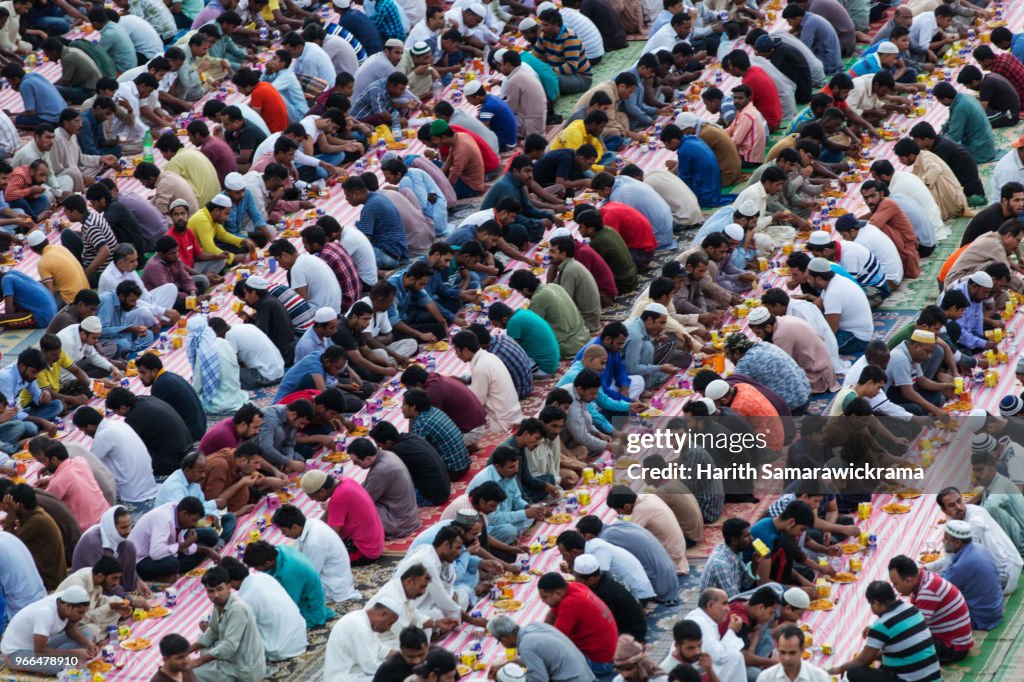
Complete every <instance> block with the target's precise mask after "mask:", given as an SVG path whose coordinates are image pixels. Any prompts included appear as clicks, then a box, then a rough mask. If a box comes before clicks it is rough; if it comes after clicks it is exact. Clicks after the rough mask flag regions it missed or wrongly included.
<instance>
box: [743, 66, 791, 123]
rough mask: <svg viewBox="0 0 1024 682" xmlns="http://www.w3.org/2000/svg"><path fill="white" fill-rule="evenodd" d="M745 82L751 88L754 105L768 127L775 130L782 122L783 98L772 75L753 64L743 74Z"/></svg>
mask: <svg viewBox="0 0 1024 682" xmlns="http://www.w3.org/2000/svg"><path fill="white" fill-rule="evenodd" d="M743 84H744V85H746V86H747V87H748V88H750V90H751V92H752V93H753V98H754V106H755V107H757V110H758V111H760V112H761V115H762V116H764V120H765V121H767V122H768V127H769V128H770V129H771V130H772V131H775V130H776V129H777V128H778V127H779V124H780V123H782V100H781V99H779V89H778V88H777V87H775V82H774V81H773V80H772V77H771V76H769V75H768V73H767V72H766V71H765V70H764V69H762V68H761V67H760V66H751V67H750V68H749V69H747V73H746V74H745V75H744V76H743Z"/></svg>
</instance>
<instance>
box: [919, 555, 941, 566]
mask: <svg viewBox="0 0 1024 682" xmlns="http://www.w3.org/2000/svg"><path fill="white" fill-rule="evenodd" d="M940 556H942V555H941V554H939V553H938V552H921V557H920V558H921V563H922V564H930V563H932V562H933V561H938V560H939V557H940Z"/></svg>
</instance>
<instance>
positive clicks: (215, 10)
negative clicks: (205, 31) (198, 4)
mask: <svg viewBox="0 0 1024 682" xmlns="http://www.w3.org/2000/svg"><path fill="white" fill-rule="evenodd" d="M223 13H224V8H223V7H222V6H221V4H220V3H219V2H217V0H213V1H212V2H210V3H209V4H208V5H207V6H206V7H204V8H203V9H201V10H200V11H199V14H197V15H196V18H195V19H194V20H193V21H192V30H193V31H195V30H196V29H198V28H199V27H200V26H202V25H204V24H208V23H210V22H211V21H214V20H215V19H216V18H217V17H219V16H220V15H221V14H223Z"/></svg>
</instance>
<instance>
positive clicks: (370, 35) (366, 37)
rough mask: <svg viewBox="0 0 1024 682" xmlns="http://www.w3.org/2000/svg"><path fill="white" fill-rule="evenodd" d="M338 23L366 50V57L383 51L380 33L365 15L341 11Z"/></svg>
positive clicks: (354, 11)
mask: <svg viewBox="0 0 1024 682" xmlns="http://www.w3.org/2000/svg"><path fill="white" fill-rule="evenodd" d="M338 23H339V24H341V26H342V28H344V29H346V30H348V31H349V32H351V33H352V35H354V36H355V37H356V39H358V40H359V42H360V43H361V44H362V46H363V48H365V49H366V54H367V56H370V55H374V54H377V53H378V52H380V51H381V50H383V49H384V41H383V40H381V37H380V31H379V30H378V29H377V25H376V24H374V23H373V22H372V21H370V17H368V16H366V13H364V12H360V11H359V10H355V9H346V10H342V12H341V16H340V17H339V18H338ZM360 61H362V60H360ZM332 85H333V84H332Z"/></svg>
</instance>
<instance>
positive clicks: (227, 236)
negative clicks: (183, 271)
mask: <svg viewBox="0 0 1024 682" xmlns="http://www.w3.org/2000/svg"><path fill="white" fill-rule="evenodd" d="M175 158H177V157H175ZM188 229H190V230H192V234H194V235H195V236H196V239H197V240H198V241H199V248H201V249H202V250H203V253H208V254H210V255H213V256H219V255H221V254H224V255H226V256H227V257H228V263H229V264H230V263H234V262H235V255H234V254H233V253H230V252H228V251H224V250H223V249H221V248H220V247H219V246H217V244H216V243H215V242H214V240H215V239H216V240H220V241H221V242H224V243H225V244H230V245H231V246H238V245H239V244H241V243H242V238H241V237H236V236H235V235H233V234H231V233H230V232H228V231H227V230H225V229H224V226H223V225H221V224H220V223H215V222H213V217H212V216H211V215H210V209H208V208H201V209H199V211H198V212H197V213H196V214H195V215H194V216H192V217H191V218H189V219H188Z"/></svg>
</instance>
